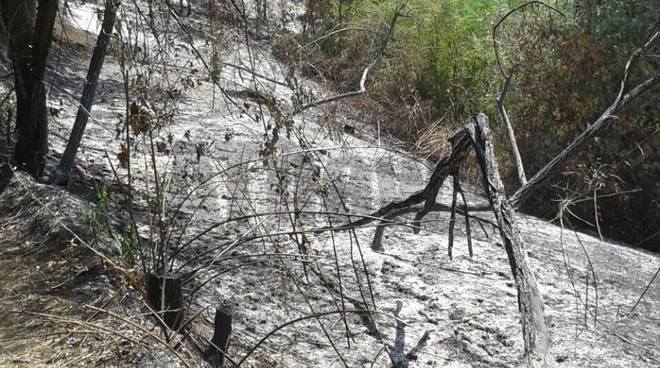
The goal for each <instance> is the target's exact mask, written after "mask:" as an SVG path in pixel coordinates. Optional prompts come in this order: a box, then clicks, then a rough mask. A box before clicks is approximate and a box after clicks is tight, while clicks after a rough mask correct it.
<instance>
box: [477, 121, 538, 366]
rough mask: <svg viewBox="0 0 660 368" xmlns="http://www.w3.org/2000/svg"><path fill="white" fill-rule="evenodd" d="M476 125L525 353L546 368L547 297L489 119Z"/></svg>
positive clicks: (484, 177)
mask: <svg viewBox="0 0 660 368" xmlns="http://www.w3.org/2000/svg"><path fill="white" fill-rule="evenodd" d="M475 120H476V124H470V125H468V127H467V129H468V130H469V131H470V136H471V137H472V141H473V144H474V149H475V153H476V156H477V161H478V163H479V166H480V167H481V173H482V180H483V184H484V188H485V190H486V195H487V196H488V199H489V201H490V203H491V206H492V208H493V213H494V214H495V218H496V219H497V223H498V225H499V230H500V236H501V238H502V241H503V242H504V248H505V249H506V253H507V256H508V258H509V265H510V267H511V272H512V274H513V277H514V279H515V282H516V288H517V290H518V309H519V310H520V316H521V319H522V329H523V339H524V343H525V354H526V356H527V360H528V364H529V367H545V366H546V360H547V355H548V351H549V349H550V344H551V342H550V335H549V333H548V327H547V325H546V323H545V318H544V315H543V298H542V296H541V292H540V291H539V289H538V285H537V283H536V278H535V277H534V273H533V272H532V270H531V269H530V268H529V265H528V263H527V252H526V250H525V246H524V243H523V240H522V234H521V232H520V228H519V227H518V223H517V221H516V212H515V210H514V209H513V207H512V206H511V204H510V203H509V201H508V200H507V199H506V196H505V194H504V185H503V184H502V180H501V179H500V175H499V172H498V168H497V161H496V158H495V151H494V150H493V146H492V143H491V141H490V127H489V124H488V118H487V117H486V115H484V114H479V115H477V116H476V118H475Z"/></svg>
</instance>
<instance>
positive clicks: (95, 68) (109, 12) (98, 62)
mask: <svg viewBox="0 0 660 368" xmlns="http://www.w3.org/2000/svg"><path fill="white" fill-rule="evenodd" d="M119 4H120V0H106V2H105V10H104V11H103V23H102V25H101V30H100V31H99V35H98V38H97V39H96V47H95V48H94V54H93V55H92V59H91V61H90V62H89V70H88V71H87V81H86V82H85V87H84V89H83V93H82V97H81V98H80V106H79V107H78V113H77V114H76V121H75V123H74V125H73V130H72V131H71V136H70V137H69V141H68V142H67V145H66V149H65V150H64V154H63V155H62V160H60V163H59V166H58V167H57V170H56V171H55V183H56V184H62V185H63V184H66V183H67V182H68V181H69V175H70V174H71V169H72V168H73V162H74V160H75V158H76V152H77V151H78V147H79V146H80V141H81V140H82V136H83V133H84V131H85V126H86V125H87V120H88V119H89V114H90V112H91V111H92V102H93V101H94V95H95V94H96V86H97V84H98V80H99V75H100V74H101V68H102V67H103V61H104V59H105V54H106V52H107V51H108V46H109V45H110V38H111V37H112V30H113V28H114V27H115V20H116V19H117V9H118V8H119Z"/></svg>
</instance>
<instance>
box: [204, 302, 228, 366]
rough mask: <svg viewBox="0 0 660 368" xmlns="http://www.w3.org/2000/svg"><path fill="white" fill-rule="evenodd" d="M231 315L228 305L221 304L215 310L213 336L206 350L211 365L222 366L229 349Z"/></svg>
mask: <svg viewBox="0 0 660 368" xmlns="http://www.w3.org/2000/svg"><path fill="white" fill-rule="evenodd" d="M232 316H233V308H232V307H231V306H230V305H223V306H221V307H220V308H218V309H216V311H215V321H214V332H213V338H212V339H211V346H210V347H209V352H208V354H209V360H210V362H211V364H212V365H213V367H223V364H224V361H225V356H226V355H227V349H229V338H230V337H231V323H232Z"/></svg>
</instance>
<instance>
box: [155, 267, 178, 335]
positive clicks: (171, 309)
mask: <svg viewBox="0 0 660 368" xmlns="http://www.w3.org/2000/svg"><path fill="white" fill-rule="evenodd" d="M182 284H183V283H182V277H181V276H176V275H155V274H151V273H150V274H148V275H147V279H146V288H147V301H148V302H149V304H150V305H151V307H152V308H154V310H155V311H156V313H158V316H159V317H160V318H161V319H162V320H163V322H165V325H167V327H169V328H170V329H172V330H174V331H179V330H180V329H181V326H182V325H183V323H184V319H185V309H184V307H183V291H182Z"/></svg>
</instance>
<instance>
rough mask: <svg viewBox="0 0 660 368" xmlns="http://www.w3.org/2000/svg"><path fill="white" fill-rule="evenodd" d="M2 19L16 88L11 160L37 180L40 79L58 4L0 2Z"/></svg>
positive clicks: (41, 141)
mask: <svg viewBox="0 0 660 368" xmlns="http://www.w3.org/2000/svg"><path fill="white" fill-rule="evenodd" d="M0 5H1V7H2V9H1V13H2V20H3V22H4V25H5V28H6V29H7V32H8V34H9V48H10V53H11V57H12V63H13V67H14V81H15V87H16V105H17V108H16V111H17V114H16V128H17V132H18V139H17V142H16V148H15V150H14V160H15V161H16V163H17V164H18V165H19V166H21V167H23V168H24V169H26V170H27V171H28V172H29V173H30V174H32V175H34V176H36V177H40V176H41V175H42V174H43V171H44V167H45V164H46V161H45V157H46V153H47V151H48V115H47V110H46V90H45V88H44V85H43V79H44V75H45V72H46V63H47V61H48V52H49V50H50V45H51V42H52V34H53V27H54V25H55V15H56V14H57V1H50V0H40V1H39V8H38V11H36V19H35V6H34V5H35V3H34V1H25V0H3V1H2V2H0Z"/></svg>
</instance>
